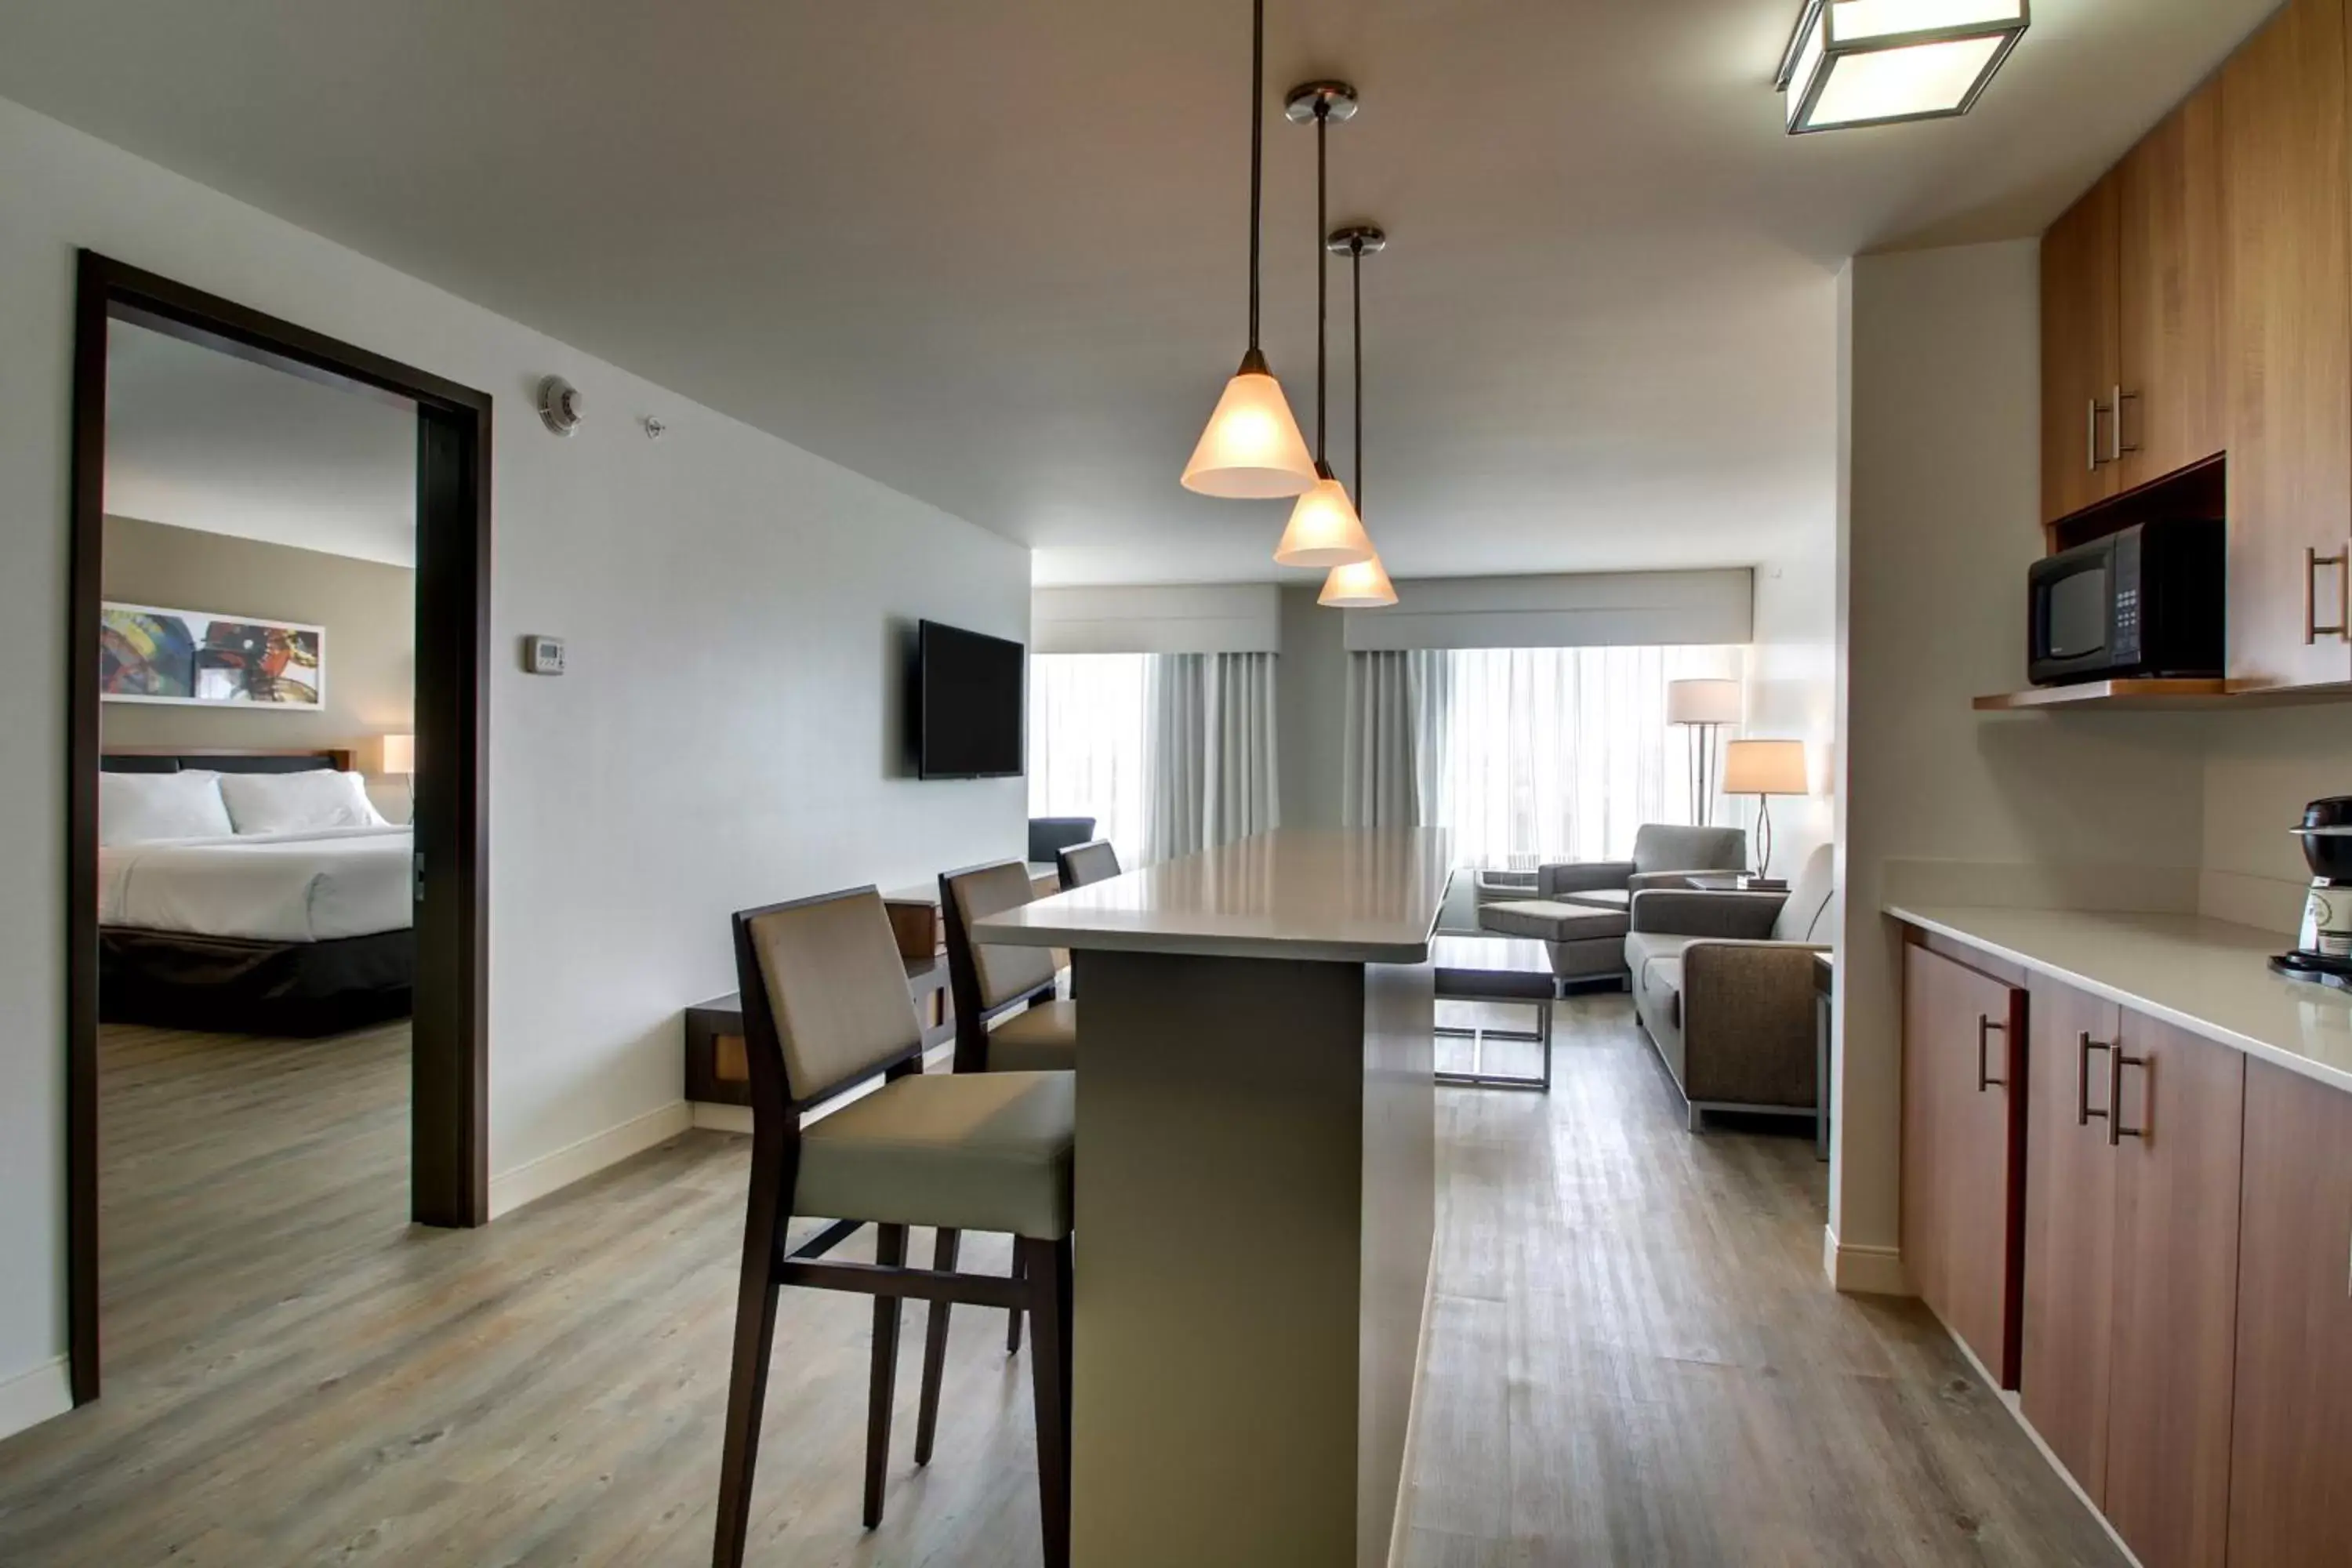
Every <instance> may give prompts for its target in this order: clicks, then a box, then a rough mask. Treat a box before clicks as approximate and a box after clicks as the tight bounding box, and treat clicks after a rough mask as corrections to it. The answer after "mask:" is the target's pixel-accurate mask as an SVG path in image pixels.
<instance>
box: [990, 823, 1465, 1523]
mask: <svg viewBox="0 0 2352 1568" xmlns="http://www.w3.org/2000/svg"><path fill="white" fill-rule="evenodd" d="M1451 864H1452V862H1451V856H1450V853H1449V850H1448V845H1447V839H1446V836H1445V835H1444V834H1443V833H1442V832H1439V831H1436V830H1433V829H1361V830H1316V829H1285V830H1278V831H1276V832H1273V833H1267V834H1262V835H1259V836H1257V837H1252V838H1246V839H1243V840H1241V841H1239V842H1237V843H1234V844H1228V845H1224V846H1222V847H1218V848H1215V849H1211V850H1207V851H1204V852H1202V853H1200V854H1197V855H1192V856H1187V857H1184V858H1180V859H1175V860H1171V861H1165V862H1162V863H1160V864H1159V865H1156V866H1150V867H1146V868H1142V869H1140V870H1137V871H1132V872H1129V873H1128V874H1127V875H1125V876H1121V877H1118V878H1115V879H1111V880H1109V881H1106V882H1097V883H1094V884H1091V885H1089V886H1087V887H1084V888H1078V889H1072V890H1071V891H1069V892H1066V893H1060V894H1057V895H1055V896H1054V897H1052V898H1048V899H1043V900H1038V901H1037V902H1035V903H1032V904H1028V905H1025V906H1024V907H1022V908H1020V909H1017V910H1008V911H1006V912H1004V913H1003V914H999V915H992V916H990V917H988V918H987V919H985V920H982V921H979V922H978V923H977V925H976V926H975V928H974V931H973V935H974V937H975V939H976V940H978V941H981V942H1004V943H1015V944H1027V945H1034V946H1041V947H1065V948H1068V949H1069V950H1071V953H1072V965H1073V980H1074V984H1075V994H1076V996H1077V998H1078V1000H1079V1004H1080V1006H1079V1017H1080V1020H1081V1022H1080V1025H1079V1046H1078V1050H1079V1056H1080V1061H1081V1065H1080V1068H1079V1073H1078V1155H1077V1161H1078V1174H1077V1195H1076V1203H1077V1211H1076V1215H1077V1229H1078V1251H1079V1262H1078V1268H1077V1282H1076V1322H1075V1329H1074V1354H1075V1357H1076V1366H1075V1372H1074V1378H1073V1381H1074V1384H1075V1389H1074V1394H1073V1410H1072V1444H1071V1447H1072V1451H1073V1464H1074V1473H1073V1479H1072V1490H1073V1508H1074V1519H1073V1522H1072V1542H1073V1553H1072V1555H1073V1560H1074V1561H1075V1562H1076V1563H1077V1564H1078V1565H1079V1568H1200V1565H1201V1564H1203V1563H1216V1564H1219V1565H1220V1568H1260V1565H1263V1568H1276V1565H1280V1568H1364V1565H1369V1564H1377V1563H1385V1562H1387V1561H1388V1560H1389V1552H1390V1546H1391V1534H1392V1532H1393V1531H1394V1530H1395V1528H1396V1523H1397V1512H1398V1505H1399V1502H1400V1497H1401V1489H1402V1471H1403V1466H1404V1459H1405V1439H1406V1429H1407V1425H1408V1417H1409V1415H1410V1413H1411V1409H1412V1391H1413V1382H1414V1376H1415V1371H1416V1367H1417V1364H1418V1361H1419V1349H1420V1343H1421V1336H1422V1330H1423V1314H1424V1310H1425V1307H1426V1304H1427V1296H1428V1288H1429V1271H1430V1248H1431V1243H1432V1240H1433V1235H1434V1228H1435V1213H1436V1193H1435V1102H1434V1088H1433V1070H1434V1063H1433V1055H1432V1053H1433V1043H1432V1030H1433V1026H1434V1023H1435V1017H1434V1007H1435V1005H1434V1003H1433V999H1432V991H1433V976H1432V971H1431V969H1430V967H1429V965H1428V963H1427V959H1428V955H1429V943H1430V935H1431V931H1432V930H1433V927H1434V926H1435V924H1436V921H1437V917H1438V913H1439V911H1440V909H1441V908H1442V906H1443V904H1444V897H1445V886H1446V881H1447V878H1448V875H1449V872H1450V870H1451Z"/></svg>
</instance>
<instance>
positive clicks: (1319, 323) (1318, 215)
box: [1315, 97, 1331, 472]
mask: <svg viewBox="0 0 2352 1568" xmlns="http://www.w3.org/2000/svg"><path fill="white" fill-rule="evenodd" d="M1330 129H1331V100H1329V99H1328V98H1324V97H1318V98H1317V99H1316V100H1315V466H1316V468H1318V470H1323V471H1327V472H1328V468H1329V465H1328V464H1327V463H1326V462H1325V461H1324V459H1323V426H1324V406H1323V405H1324V404H1325V403H1326V402H1327V401H1328V394H1327V393H1326V391H1325V390H1324V388H1325V385H1326V384H1327V383H1328V381H1329V379H1330V378H1329V374H1328V366H1329V361H1330V355H1329V353H1328V350H1327V349H1326V348H1325V346H1324V340H1325V338H1326V336H1327V332H1326V329H1325V323H1326V322H1327V321H1328V320H1329V319H1330V314H1331V307H1330V278H1331V268H1330V267H1329V265H1328V263H1329V261H1330V253H1329V252H1328V251H1327V250H1325V249H1324V247H1323V237H1324V236H1325V235H1327V234H1328V233H1330V232H1331V226H1330V221H1329V202H1328V199H1327V197H1326V195H1325V192H1326V190H1327V189H1328V184H1329V181H1328V172H1329V166H1330V165H1329V162H1328V158H1327V156H1326V154H1325V152H1324V136H1325V133H1326V132H1328V131H1329V130H1330Z"/></svg>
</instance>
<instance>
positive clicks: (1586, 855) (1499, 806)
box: [1438, 647, 1739, 863]
mask: <svg viewBox="0 0 2352 1568" xmlns="http://www.w3.org/2000/svg"><path fill="white" fill-rule="evenodd" d="M1445 658H1447V660H1448V663H1449V670H1448V673H1449V675H1450V676H1451V679H1450V681H1449V682H1448V683H1447V684H1448V685H1449V686H1450V688H1451V691H1452V701H1451V703H1450V713H1449V722H1448V723H1447V725H1446V728H1445V761H1444V772H1443V773H1442V782H1441V784H1440V791H1439V796H1438V799H1439V803H1440V804H1439V820H1441V821H1442V822H1444V824H1445V825H1446V826H1448V827H1450V828H1452V829H1453V830H1454V848H1455V850H1456V851H1457V853H1458V854H1459V855H1460V856H1461V857H1462V858H1463V859H1464V860H1465V861H1467V862H1472V863H1500V862H1501V861H1502V860H1503V859H1504V858H1506V857H1509V856H1514V855H1519V856H1531V857H1538V858H1543V859H1547V860H1553V859H1557V860H1606V859H1622V858H1625V857H1626V856H1628V855H1630V854H1631V853H1632V852H1633V833H1634V830H1635V829H1636V828H1638V827H1640V826H1642V825H1643V823H1645V822H1675V823H1683V822H1691V821H1695V820H1696V817H1695V816H1694V814H1693V812H1692V809H1691V806H1692V801H1691V795H1692V793H1693V791H1692V781H1691V773H1690V766H1691V759H1692V751H1691V746H1692V744H1693V739H1694V732H1693V731H1686V730H1678V729H1674V728H1672V727H1670V726H1669V725H1668V724H1667V723H1666V682H1667V681H1669V680H1678V679H1684V678H1685V677H1690V676H1726V675H1737V674H1738V671H1739V650H1738V648H1736V647H1562V648H1475V649H1464V650H1457V651H1454V652H1453V653H1449V654H1447V655H1446V656H1445ZM1709 820H1711V821H1715V822H1726V821H1728V820H1730V814H1729V813H1728V812H1727V811H1726V809H1725V808H1724V805H1723V803H1722V801H1721V799H1720V797H1718V798H1717V800H1716V801H1715V802H1714V803H1713V805H1712V806H1711V809H1710V815H1709Z"/></svg>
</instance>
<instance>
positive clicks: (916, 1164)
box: [793, 1072, 1077, 1241]
mask: <svg viewBox="0 0 2352 1568" xmlns="http://www.w3.org/2000/svg"><path fill="white" fill-rule="evenodd" d="M1076 1114H1077V1089H1076V1079H1073V1078H1072V1077H1071V1076H1070V1075H1069V1074H1068V1073H1066V1072H992V1073H971V1074H955V1075H947V1074H941V1075H938V1076H924V1075H918V1076H915V1077H912V1078H902V1079H894V1080H893V1081H891V1082H889V1083H887V1084H885V1085H883V1086H882V1088H880V1089H877V1090H875V1091H874V1092H873V1093H872V1094H869V1095H867V1096H866V1097H865V1098H864V1099H862V1100H852V1101H851V1102H850V1103H849V1104H847V1105H845V1106H843V1107H842V1108H841V1109H840V1110H836V1111H835V1112H833V1113H832V1114H831V1115H829V1116H825V1117H823V1118H820V1119H819V1120H817V1121H812V1122H810V1123H809V1124H808V1126H807V1127H806V1128H805V1129H804V1130H803V1131H802V1133H801V1166H800V1177H799V1182H798V1184H797V1185H796V1186H795V1188H794V1190H793V1212H795V1213H798V1214H803V1215H815V1216H818V1217H821V1218H825V1219H863V1220H873V1221H877V1222H879V1223H882V1224H886V1225H922V1226H943V1227H945V1228H948V1229H951V1230H991V1231H1004V1232H1009V1233H1010V1234H1012V1235H1014V1236H1029V1237H1036V1238H1037V1239H1039V1240H1041V1241H1058V1240H1060V1239H1061V1238H1062V1237H1066V1236H1067V1235H1069V1234H1070V1149H1071V1145H1072V1143H1073V1142H1074V1138H1075V1133H1074V1128H1075V1126H1076Z"/></svg>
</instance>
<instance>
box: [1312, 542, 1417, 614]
mask: <svg viewBox="0 0 2352 1568" xmlns="http://www.w3.org/2000/svg"><path fill="white" fill-rule="evenodd" d="M1315 602H1316V603H1317V604H1318V605H1328V606H1330V607H1331V608H1333V609H1335V610H1382V609H1386V608H1387V607H1388V606H1389V605H1393V604H1395V603H1396V602H1397V592H1396V584H1392V583H1391V582H1390V581H1389V574H1388V569H1387V568H1386V567H1384V566H1382V565H1381V558H1380V555H1379V553H1378V552H1374V553H1373V555H1372V557H1371V559H1370V560H1369V561H1351V562H1349V563H1348V564H1347V565H1345V566H1334V567H1332V568H1331V574H1330V575H1329V576H1328V577H1326V578H1324V579H1323V592H1322V593H1320V594H1318V595H1316V599H1315Z"/></svg>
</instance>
